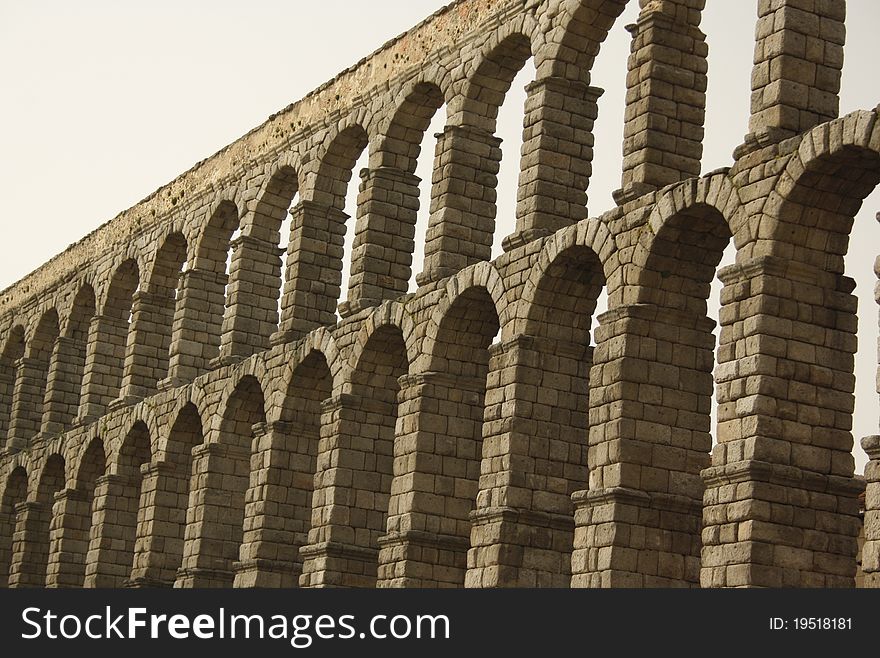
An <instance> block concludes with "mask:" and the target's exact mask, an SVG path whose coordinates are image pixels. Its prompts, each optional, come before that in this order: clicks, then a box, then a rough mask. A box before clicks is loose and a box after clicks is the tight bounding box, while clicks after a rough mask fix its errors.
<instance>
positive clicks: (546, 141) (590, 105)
mask: <svg viewBox="0 0 880 658" xmlns="http://www.w3.org/2000/svg"><path fill="white" fill-rule="evenodd" d="M526 93H527V94H528V96H527V98H526V108H525V109H526V112H525V122H524V128H523V146H522V160H521V163H520V174H519V185H518V192H517V204H516V232H515V233H513V234H512V235H509V236H507V237H506V238H505V239H504V242H503V247H504V250H505V251H510V250H511V249H515V248H516V247H519V246H521V245H523V244H525V243H527V242H531V241H532V240H535V239H538V238H542V237H545V236H547V235H551V234H552V233H555V232H556V231H558V230H559V229H561V228H564V227H566V226H570V225H571V224H575V223H577V222H578V221H580V220H582V219H586V217H587V187H589V185H590V176H591V175H592V173H593V144H594V142H595V140H594V138H593V124H594V123H595V121H596V117H597V116H598V115H599V106H598V100H599V97H600V96H601V95H602V94H603V93H604V92H603V90H602V89H599V88H598V87H590V86H588V85H585V84H584V83H582V82H576V81H572V80H567V79H565V78H562V77H558V76H551V77H546V78H541V79H540V80H535V81H534V82H532V83H531V84H529V85H528V86H527V87H526Z"/></svg>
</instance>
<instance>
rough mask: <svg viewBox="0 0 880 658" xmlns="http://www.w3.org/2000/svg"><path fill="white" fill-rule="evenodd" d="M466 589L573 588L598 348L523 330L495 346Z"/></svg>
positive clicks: (490, 365)
mask: <svg viewBox="0 0 880 658" xmlns="http://www.w3.org/2000/svg"><path fill="white" fill-rule="evenodd" d="M489 349H490V353H491V358H490V362H489V376H488V385H487V390H486V414H485V421H484V423H483V454H482V457H483V460H482V468H481V474H480V491H479V493H478V494H477V506H476V509H475V510H474V512H473V513H472V514H471V522H472V524H473V528H472V530H471V549H470V551H469V553H468V571H467V576H466V579H465V586H467V587H568V586H569V583H570V581H571V551H572V539H573V534H574V519H573V509H572V505H571V494H572V493H573V492H574V491H575V490H576V489H580V488H583V486H584V485H585V484H586V480H587V391H588V377H589V369H590V364H591V363H592V349H591V348H588V347H585V346H580V345H573V344H566V343H565V341H555V340H548V339H541V338H537V337H534V336H518V337H517V338H515V339H514V340H511V341H508V342H506V343H502V344H498V345H493V346H492V347H490V348H489Z"/></svg>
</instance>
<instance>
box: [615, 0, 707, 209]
mask: <svg viewBox="0 0 880 658" xmlns="http://www.w3.org/2000/svg"><path fill="white" fill-rule="evenodd" d="M705 4H706V2H705V0H662V1H661V2H656V1H653V0H650V1H649V0H641V7H642V11H641V14H640V15H639V20H638V22H637V23H636V24H635V25H630V26H628V29H629V31H630V33H631V34H632V37H633V42H632V49H631V54H630V56H629V64H628V69H629V71H628V74H627V78H626V82H627V91H626V114H625V123H624V128H623V138H624V139H623V181H622V188H621V189H620V190H617V191H616V192H615V193H614V201H615V202H616V203H617V204H619V205H623V204H624V203H626V202H627V201H630V200H632V199H636V198H638V197H640V196H642V195H643V194H647V193H648V192H653V191H654V190H659V189H661V188H663V187H665V186H667V185H670V184H673V183H677V182H679V181H682V180H686V179H688V178H692V177H695V176H699V175H700V160H701V158H702V155H703V123H704V119H705V114H706V71H707V69H708V66H707V63H706V57H707V55H708V54H709V49H708V47H707V46H706V36H705V35H704V34H703V33H702V32H701V31H700V27H699V26H700V15H701V12H702V10H703V7H704V6H705Z"/></svg>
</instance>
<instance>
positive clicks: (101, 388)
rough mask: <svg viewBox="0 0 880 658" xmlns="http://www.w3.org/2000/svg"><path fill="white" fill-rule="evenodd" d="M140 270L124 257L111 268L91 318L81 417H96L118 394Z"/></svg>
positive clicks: (103, 411) (133, 261) (131, 259)
mask: <svg viewBox="0 0 880 658" xmlns="http://www.w3.org/2000/svg"><path fill="white" fill-rule="evenodd" d="M139 272H140V269H139V267H138V262H137V260H135V259H134V258H129V259H127V260H125V261H123V262H122V263H121V264H120V265H119V266H118V267H117V268H116V269H115V270H114V272H113V275H112V278H111V280H110V284H109V286H108V287H107V291H106V293H105V295H104V303H103V305H102V306H101V310H100V313H99V315H96V316H95V317H94V318H93V319H92V324H91V326H90V328H89V340H88V346H87V353H86V367H85V374H84V375H83V396H82V398H81V400H80V411H79V416H80V418H83V419H95V418H99V417H100V416H102V415H103V414H104V413H105V411H106V409H107V407H108V406H109V405H110V403H111V402H113V401H114V400H116V399H117V398H118V396H119V394H120V391H121V387H122V377H123V373H124V367H125V354H126V353H127V350H128V341H129V329H130V322H131V313H132V305H133V302H134V295H135V292H136V291H137V290H138V288H139V287H140V274H139Z"/></svg>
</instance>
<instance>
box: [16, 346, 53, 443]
mask: <svg viewBox="0 0 880 658" xmlns="http://www.w3.org/2000/svg"><path fill="white" fill-rule="evenodd" d="M45 391H46V364H45V363H44V362H42V361H40V360H39V359H34V358H31V357H26V356H25V357H22V358H20V359H19V360H18V361H16V362H15V387H14V388H13V389H12V417H11V419H10V421H9V434H8V436H7V439H6V448H7V450H9V451H10V452H17V451H19V450H24V449H25V448H26V447H27V446H28V442H29V441H31V440H32V439H33V438H34V437H35V436H36V435H37V434H38V433H39V431H40V422H41V420H42V417H43V397H44V396H45Z"/></svg>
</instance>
